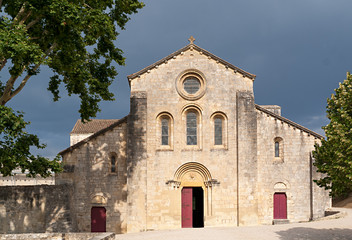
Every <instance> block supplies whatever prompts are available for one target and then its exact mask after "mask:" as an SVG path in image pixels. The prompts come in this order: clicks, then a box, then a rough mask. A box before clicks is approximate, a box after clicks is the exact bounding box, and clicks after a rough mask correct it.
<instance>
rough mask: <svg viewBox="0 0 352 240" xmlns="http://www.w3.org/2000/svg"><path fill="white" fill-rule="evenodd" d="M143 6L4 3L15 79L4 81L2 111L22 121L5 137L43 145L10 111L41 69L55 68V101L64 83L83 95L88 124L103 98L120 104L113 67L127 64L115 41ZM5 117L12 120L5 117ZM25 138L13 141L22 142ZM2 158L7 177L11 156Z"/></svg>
mask: <svg viewBox="0 0 352 240" xmlns="http://www.w3.org/2000/svg"><path fill="white" fill-rule="evenodd" d="M143 6H144V4H143V3H142V2H139V1H138V0H99V1H97V0H0V9H1V11H2V12H1V13H0V71H6V73H8V76H9V77H8V79H6V80H5V81H4V80H2V79H0V106H1V109H0V110H1V111H5V112H6V111H7V112H12V115H11V116H12V117H13V118H14V119H16V120H15V122H17V123H19V122H22V124H20V126H21V127H18V128H16V129H17V132H9V131H5V130H4V129H6V127H2V128H0V130H1V132H0V136H2V137H3V138H4V137H5V136H7V137H8V139H7V140H9V139H11V138H12V135H11V134H14V135H16V136H17V135H18V136H21V137H24V136H26V137H25V138H26V139H27V140H28V139H31V141H27V142H26V143H27V144H29V145H31V144H32V146H37V147H43V146H42V145H40V144H39V142H37V139H35V137H36V136H35V135H30V134H29V135H28V134H27V135H26V133H25V132H24V128H25V125H26V124H27V123H25V122H24V121H23V116H22V115H18V114H17V115H16V113H15V112H14V111H13V110H12V109H11V108H8V107H5V105H6V104H7V103H8V102H9V101H10V100H11V99H12V98H13V97H15V96H16V95H17V94H18V93H19V92H21V91H22V90H23V88H24V87H25V85H26V84H27V82H28V81H29V79H30V78H31V77H32V76H34V75H36V74H38V73H39V71H40V66H41V65H47V66H49V68H50V69H51V70H52V73H53V75H52V77H51V78H50V81H49V86H48V90H49V91H51V92H52V94H53V99H54V101H58V100H59V98H60V95H59V90H60V86H61V85H63V86H64V87H65V88H66V90H67V93H68V95H69V96H71V95H72V94H75V95H78V96H79V98H80V100H81V105H80V109H79V113H80V116H81V119H82V121H87V120H89V119H90V118H91V117H95V116H96V113H97V112H98V111H99V106H98V104H99V102H100V101H101V100H108V101H111V100H114V98H113V97H114V96H113V94H112V93H111V92H110V91H109V86H110V85H111V83H112V81H113V79H114V78H115V77H116V75H117V71H116V69H115V67H114V66H113V65H112V64H113V63H114V62H115V63H117V64H119V65H124V61H125V59H124V57H123V56H122V50H121V49H119V48H117V47H116V46H115V44H114V41H115V40H116V39H117V36H118V34H119V33H118V30H119V29H121V30H122V29H124V27H125V25H126V23H127V22H128V20H129V15H130V14H133V13H136V12H137V11H138V9H140V8H142V7H143ZM6 66H7V68H5V67H6ZM3 76H5V74H4V75H3ZM14 116H16V117H14ZM0 118H1V121H2V122H6V121H7V119H6V117H4V116H3V115H1V116H0ZM14 119H13V120H14ZM21 134H24V135H21ZM14 135H13V136H14ZM21 137H20V138H13V139H12V140H9V141H12V142H13V143H14V144H15V143H20V142H21V141H19V139H22V138H21ZM7 140H5V142H6V141H7ZM3 143H4V142H3V141H1V144H3ZM22 143H23V142H22ZM25 145H26V144H25ZM3 146H4V145H1V147H3ZM4 149H5V148H4ZM4 149H1V150H4ZM22 150H24V149H22ZM18 151H21V149H18ZM22 153H23V156H27V157H28V156H29V155H27V154H26V151H24V152H22ZM0 156H1V159H0V164H1V165H0V166H1V169H0V172H1V173H2V174H5V175H6V174H7V173H8V171H7V170H6V171H4V170H3V169H4V167H5V165H4V164H5V163H7V161H8V160H9V158H10V156H7V157H6V156H5V155H0ZM13 156H15V155H13ZM37 160H39V158H38V159H37ZM42 160H43V159H41V161H42ZM32 162H34V161H33V160H32ZM19 166H20V167H24V166H25V165H21V164H19ZM6 167H7V166H6ZM27 169H28V168H27ZM22 170H23V168H22ZM38 173H40V171H39V172H38ZM44 175H45V174H44Z"/></svg>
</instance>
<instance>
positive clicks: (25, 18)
mask: <svg viewBox="0 0 352 240" xmlns="http://www.w3.org/2000/svg"><path fill="white" fill-rule="evenodd" d="M31 15H32V11H29V12H28V13H27V15H26V16H25V17H24V18H23V19H22V20H21V21H20V24H24V23H25V22H26V21H27V19H28V18H29V17H30V16H31Z"/></svg>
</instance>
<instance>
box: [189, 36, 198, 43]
mask: <svg viewBox="0 0 352 240" xmlns="http://www.w3.org/2000/svg"><path fill="white" fill-rule="evenodd" d="M195 40H196V39H195V38H194V37H193V36H191V37H190V38H188V41H189V43H190V44H193V42H194V41H195Z"/></svg>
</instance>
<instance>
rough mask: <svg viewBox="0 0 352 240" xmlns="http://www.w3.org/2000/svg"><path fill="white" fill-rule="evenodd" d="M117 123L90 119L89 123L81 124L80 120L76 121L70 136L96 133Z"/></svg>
mask: <svg viewBox="0 0 352 240" xmlns="http://www.w3.org/2000/svg"><path fill="white" fill-rule="evenodd" d="M117 121H118V119H92V120H91V121H89V122H86V123H83V122H82V121H81V119H78V120H77V122H76V124H75V126H74V127H73V129H72V131H71V134H72V133H73V134H83V133H96V132H98V131H100V130H102V129H104V128H106V127H109V126H110V125H111V124H113V123H115V122H117Z"/></svg>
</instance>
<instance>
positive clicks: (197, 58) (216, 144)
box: [56, 38, 330, 233]
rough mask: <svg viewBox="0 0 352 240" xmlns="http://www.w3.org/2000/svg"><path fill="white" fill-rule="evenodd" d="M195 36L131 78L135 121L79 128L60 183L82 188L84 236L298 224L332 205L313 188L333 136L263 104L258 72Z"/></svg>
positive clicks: (75, 207)
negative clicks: (322, 149) (319, 156)
mask: <svg viewBox="0 0 352 240" xmlns="http://www.w3.org/2000/svg"><path fill="white" fill-rule="evenodd" d="M193 41H194V39H193V38H190V43H189V44H188V45H187V46H185V47H184V48H182V49H180V50H178V51H176V52H174V53H172V54H170V55H169V56H167V57H165V58H163V59H161V60H160V61H158V62H156V63H154V64H152V65H150V66H148V67H146V68H144V69H142V70H140V71H139V72H137V73H135V74H132V75H129V76H128V81H129V83H130V87H131V98H130V99H131V102H130V104H131V106H130V107H131V108H130V113H129V115H128V116H126V117H124V118H122V119H118V120H117V119H116V120H92V121H91V122H89V123H87V124H82V123H81V122H80V121H78V122H77V123H76V125H75V127H74V129H73V131H72V132H71V146H70V147H69V148H67V149H65V150H63V151H62V152H61V153H60V154H61V155H62V157H63V163H64V165H65V171H64V172H63V173H61V174H58V175H57V176H56V184H64V183H69V184H72V185H73V188H74V193H73V194H72V196H71V201H70V202H71V203H70V204H71V214H72V219H73V222H74V224H75V225H76V227H77V229H78V230H79V231H91V230H92V231H100V230H101V231H103V230H106V231H111V232H117V233H125V232H137V231H148V230H158V229H174V228H181V227H203V226H204V227H208V226H244V225H258V224H272V223H273V222H274V223H276V222H299V221H309V220H312V219H315V218H318V217H322V216H323V215H324V211H325V209H326V208H328V207H330V198H329V196H328V192H327V191H325V190H323V189H321V188H319V187H317V186H316V185H315V184H314V183H313V181H312V180H313V179H316V178H319V176H320V175H319V174H318V173H317V172H316V171H315V168H314V166H313V165H312V162H313V159H312V157H311V152H312V150H313V149H314V143H315V142H319V141H320V139H321V138H322V136H320V135H319V134H317V133H315V132H313V131H311V130H309V129H307V128H304V127H303V126H300V125H298V124H297V123H294V122H292V121H290V120H288V119H286V118H284V117H282V116H281V108H280V107H279V106H276V105H266V106H260V105H257V104H255V102H254V94H253V83H254V80H255V75H253V74H250V73H248V72H246V71H244V70H242V69H240V68H238V67H236V66H234V65H232V64H231V63H228V62H226V61H224V60H222V59H221V58H219V57H217V56H215V55H213V54H211V53H210V52H208V51H206V50H204V49H202V48H200V47H199V46H197V45H195V44H194V43H193Z"/></svg>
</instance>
